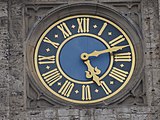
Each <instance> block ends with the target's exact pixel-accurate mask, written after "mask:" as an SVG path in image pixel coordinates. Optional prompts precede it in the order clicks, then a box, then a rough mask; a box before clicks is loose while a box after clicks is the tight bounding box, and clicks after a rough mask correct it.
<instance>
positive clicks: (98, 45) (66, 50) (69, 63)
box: [59, 36, 110, 81]
mask: <svg viewBox="0 0 160 120" xmlns="http://www.w3.org/2000/svg"><path fill="white" fill-rule="evenodd" d="M104 49H107V46H105V45H104V44H103V43H102V42H101V41H99V40H97V39H95V38H93V37H89V36H80V37H76V38H73V39H71V40H70V41H69V42H67V43H66V44H65V45H64V46H63V48H62V49H61V51H60V56H59V57H60V59H59V60H60V65H61V68H62V69H63V71H64V72H65V74H67V75H68V76H70V77H71V78H72V79H75V80H79V81H88V80H89V79H87V78H86V75H85V71H86V65H85V64H84V62H83V61H82V60H81V58H80V56H81V54H82V53H83V52H87V53H91V52H93V51H94V50H104ZM91 62H92V65H93V66H97V67H98V68H99V69H101V74H100V75H103V74H104V72H105V71H107V69H108V67H109V64H110V54H109V53H106V54H103V55H101V56H99V57H98V58H97V59H96V60H95V58H94V57H93V58H91ZM77 71H78V72H77Z"/></svg>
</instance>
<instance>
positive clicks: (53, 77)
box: [42, 68, 62, 86]
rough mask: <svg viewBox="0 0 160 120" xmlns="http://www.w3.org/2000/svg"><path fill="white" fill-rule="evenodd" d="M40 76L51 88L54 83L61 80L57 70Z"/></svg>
mask: <svg viewBox="0 0 160 120" xmlns="http://www.w3.org/2000/svg"><path fill="white" fill-rule="evenodd" d="M42 76H43V78H44V80H45V81H46V83H47V84H48V85H49V86H52V85H53V84H54V83H55V82H57V81H58V80H60V79H61V78H62V75H61V74H60V73H59V71H58V70H57V68H55V69H53V70H51V71H49V72H46V73H44V74H42Z"/></svg>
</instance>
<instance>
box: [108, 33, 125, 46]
mask: <svg viewBox="0 0 160 120" xmlns="http://www.w3.org/2000/svg"><path fill="white" fill-rule="evenodd" d="M124 40H125V38H124V37H123V35H119V36H118V37H116V38H115V39H113V40H111V41H110V42H109V44H110V45H111V46H115V45H117V44H119V43H120V42H123V41H124Z"/></svg>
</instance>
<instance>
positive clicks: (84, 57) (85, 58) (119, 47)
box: [81, 45, 129, 60]
mask: <svg viewBox="0 0 160 120" xmlns="http://www.w3.org/2000/svg"><path fill="white" fill-rule="evenodd" d="M128 46H129V45H125V46H116V47H112V48H109V49H106V50H101V51H96V50H95V51H93V52H92V53H90V54H87V53H82V54H81V59H82V60H88V58H89V57H91V56H95V57H98V56H99V55H101V54H104V53H108V52H115V51H118V50H121V49H123V48H125V47H128Z"/></svg>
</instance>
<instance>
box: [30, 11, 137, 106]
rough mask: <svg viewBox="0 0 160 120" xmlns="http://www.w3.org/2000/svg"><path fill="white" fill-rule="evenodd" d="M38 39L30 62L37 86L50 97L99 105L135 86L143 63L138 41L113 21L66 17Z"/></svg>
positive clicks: (109, 19)
mask: <svg viewBox="0 0 160 120" xmlns="http://www.w3.org/2000/svg"><path fill="white" fill-rule="evenodd" d="M43 25H44V26H45V23H44V24H43ZM41 26H42V25H41ZM41 29H43V27H41ZM34 33H36V32H34ZM40 33H41V34H38V36H37V37H36V39H35V38H34V37H33V38H34V40H35V41H34V47H32V50H31V51H32V52H31V54H30V55H31V56H32V57H31V58H32V60H29V61H31V65H30V67H31V68H32V71H33V73H32V74H34V75H33V76H36V77H35V81H36V82H35V83H38V84H40V85H39V86H40V88H41V87H43V90H44V93H46V91H47V92H48V93H47V94H49V96H51V97H53V98H55V99H57V100H59V101H62V102H70V103H74V104H93V103H94V104H95V103H100V102H102V101H107V100H112V98H114V97H115V96H119V95H120V94H121V93H122V92H123V91H127V90H126V88H128V87H127V86H128V84H131V83H132V81H133V76H134V74H135V71H136V70H135V69H136V64H137V63H136V60H137V59H138V58H139V56H138V54H137V55H136V51H137V50H136V48H137V47H136V46H135V43H134V40H133V38H134V37H132V36H131V35H130V33H129V32H128V31H127V30H125V29H124V27H123V26H122V25H121V24H119V22H116V20H115V19H113V18H112V17H110V16H101V15H98V14H96V15H95V14H90V13H88V14H80V13H79V14H73V15H72V14H71V15H65V16H64V17H62V18H60V19H59V18H58V19H57V20H56V21H54V22H50V24H48V25H46V26H45V29H43V31H41V32H40ZM32 36H33V35H32ZM138 63H139V62H138Z"/></svg>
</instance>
